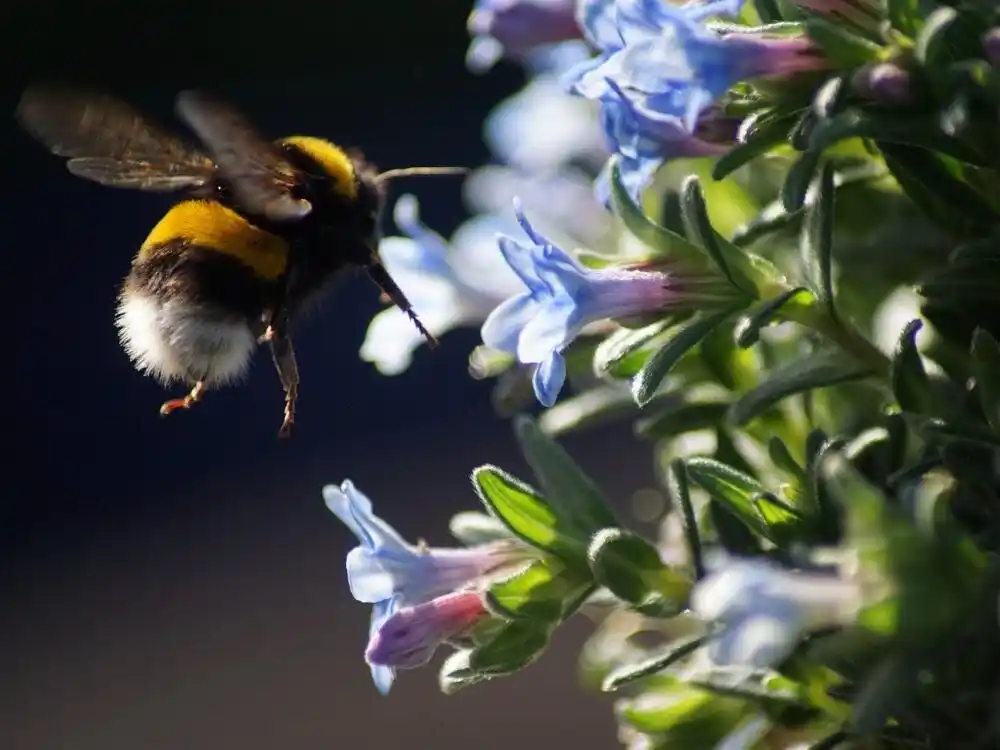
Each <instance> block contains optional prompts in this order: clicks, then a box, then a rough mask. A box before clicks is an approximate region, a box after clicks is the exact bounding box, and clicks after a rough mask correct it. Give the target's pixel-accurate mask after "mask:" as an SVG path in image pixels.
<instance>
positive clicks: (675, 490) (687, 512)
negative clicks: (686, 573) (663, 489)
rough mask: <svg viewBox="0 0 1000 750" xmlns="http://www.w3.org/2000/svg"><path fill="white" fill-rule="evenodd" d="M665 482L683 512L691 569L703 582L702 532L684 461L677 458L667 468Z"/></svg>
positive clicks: (682, 521) (671, 496) (682, 518)
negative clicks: (699, 527)
mask: <svg viewBox="0 0 1000 750" xmlns="http://www.w3.org/2000/svg"><path fill="white" fill-rule="evenodd" d="M664 474H665V476H664V481H665V482H666V485H667V490H668V491H669V492H670V498H671V499H672V500H673V501H674V503H675V505H676V507H678V508H680V511H681V523H682V524H683V525H684V540H685V541H686V543H687V547H688V554H689V555H690V557H691V567H693V568H694V576H695V578H696V579H698V580H701V579H702V578H704V577H705V563H704V558H703V556H702V553H701V532H700V531H699V530H698V517H697V516H696V515H695V512H694V505H692V503H691V493H690V492H688V476H687V470H686V469H685V468H684V460H683V459H680V458H675V459H674V460H673V461H671V462H670V464H669V465H668V466H667V468H666V471H665V472H664Z"/></svg>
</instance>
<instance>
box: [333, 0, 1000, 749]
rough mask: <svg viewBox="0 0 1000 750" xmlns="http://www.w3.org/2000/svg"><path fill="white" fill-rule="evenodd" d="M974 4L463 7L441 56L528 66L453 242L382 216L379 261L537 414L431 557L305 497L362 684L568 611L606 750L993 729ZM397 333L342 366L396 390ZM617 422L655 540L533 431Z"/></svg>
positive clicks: (997, 294) (345, 494)
mask: <svg viewBox="0 0 1000 750" xmlns="http://www.w3.org/2000/svg"><path fill="white" fill-rule="evenodd" d="M994 5H995V4H991V3H983V2H978V0H960V1H959V2H949V3H947V4H945V3H941V4H938V3H935V2H928V3H896V2H888V3H882V2H876V0H795V1H794V2H784V1H783V2H774V0H689V1H688V2H674V1H672V0H480V1H479V2H477V3H476V4H475V7H474V8H473V9H472V12H471V15H470V18H469V22H468V27H469V32H470V35H471V37H472V41H471V44H470V47H469V53H468V56H467V60H466V63H467V65H468V66H469V67H470V68H471V69H473V70H475V71H477V72H479V73H485V72H486V71H487V70H488V69H489V68H490V67H491V66H493V65H495V64H497V63H498V62H499V61H500V60H501V59H506V60H507V61H508V62H510V63H513V64H517V65H520V66H522V67H523V68H524V70H525V72H526V73H527V79H528V80H527V82H526V84H525V86H524V88H523V89H522V90H521V91H519V92H517V93H515V94H513V95H512V96H510V97H509V98H508V99H506V100H504V101H503V102H501V103H500V104H499V105H498V106H497V107H496V108H495V109H494V111H493V112H492V113H491V114H490V116H489V118H488V119H487V121H486V123H485V127H484V137H485V140H486V141H487V143H488V145H489V146H490V148H491V150H492V151H493V154H494V156H495V157H496V158H495V161H496V162H497V163H494V164H491V165H488V166H484V167H482V168H480V169H478V170H476V171H475V172H474V173H473V174H472V175H471V176H470V178H469V179H468V181H467V183H466V195H465V197H466V200H467V203H468V204H469V207H470V209H471V213H472V214H473V215H472V216H471V218H469V219H468V220H467V221H466V222H465V223H464V224H462V225H461V226H460V227H459V228H458V229H457V230H456V231H455V232H454V233H453V234H452V236H451V237H450V238H449V239H447V240H446V239H445V238H443V237H442V236H441V235H440V234H438V233H437V232H435V231H434V230H432V229H430V228H429V227H427V226H425V224H424V223H423V222H422V220H421V218H420V216H419V211H418V206H417V201H416V198H414V197H413V196H404V197H403V198H401V199H400V200H399V201H398V202H397V204H396V206H395V210H394V219H395V224H396V227H397V228H398V230H399V233H400V234H399V236H389V237H386V238H384V239H383V240H382V241H381V244H380V247H379V253H380V255H381V257H382V259H383V262H384V263H385V265H386V267H387V269H388V270H389V272H390V273H391V274H392V275H393V277H394V278H395V279H396V280H397V282H398V283H399V285H400V287H401V288H402V289H403V291H404V292H405V293H406V294H407V295H408V297H409V298H410V299H411V301H412V302H413V304H414V307H415V308H416V309H417V311H418V312H419V313H420V315H421V316H422V318H423V320H424V322H425V323H426V325H427V327H428V328H429V329H430V331H431V332H432V333H434V334H435V335H437V336H441V335H443V334H446V333H447V332H448V331H450V330H452V329H455V328H459V327H469V328H474V329H478V330H479V334H480V338H481V340H482V344H481V345H480V346H479V347H477V348H476V350H475V351H473V352H472V353H471V354H470V370H475V371H476V374H478V375H480V376H483V375H495V376H497V377H498V382H497V385H496V391H495V394H496V393H501V392H502V393H504V394H508V393H511V392H515V393H516V392H517V391H518V389H517V388H516V387H510V386H511V384H514V385H519V386H522V388H521V391H520V392H521V393H523V394H524V399H523V400H522V401H520V402H518V403H516V404H514V406H513V408H511V404H510V402H509V401H508V402H505V404H504V405H503V408H499V407H498V411H500V412H501V414H502V415H503V416H509V415H510V412H511V411H513V412H521V411H526V410H527V409H528V408H529V406H530V407H532V408H535V409H538V408H539V407H540V411H541V414H540V415H539V416H537V417H529V416H527V415H525V414H516V415H515V417H514V427H515V429H514V434H515V437H516V439H517V441H518V444H519V446H520V449H521V451H522V453H523V456H524V458H525V460H526V463H527V464H528V465H529V466H530V467H531V469H532V472H533V474H534V481H533V483H529V482H527V481H523V480H521V479H519V478H517V477H514V476H512V475H511V474H509V473H507V472H506V471H504V470H502V469H500V468H498V467H496V466H493V465H489V464H487V465H483V466H479V467H477V468H475V469H474V470H473V472H472V484H473V489H474V491H475V493H476V495H477V496H478V499H479V501H480V502H481V504H482V506H483V512H479V511H468V512H465V513H462V514H459V515H458V516H456V517H455V518H454V519H453V522H452V525H451V531H452V533H453V535H454V536H455V537H456V538H457V539H458V540H459V546H456V547H454V548H450V549H445V548H434V547H429V546H427V545H426V544H423V543H421V544H419V545H412V544H409V543H407V542H405V541H404V540H403V539H402V537H401V536H400V535H399V534H398V533H397V532H395V531H394V530H393V529H392V528H391V527H390V526H389V525H388V524H386V523H385V522H384V521H382V520H381V519H380V518H378V517H377V516H375V515H374V514H373V511H372V504H371V502H370V501H369V500H368V498H367V497H365V496H364V495H363V494H361V493H360V492H359V491H358V490H357V489H356V488H355V487H354V486H353V485H352V484H351V483H350V482H349V481H348V482H344V483H343V484H341V485H340V486H339V487H335V486H331V487H327V488H325V489H324V497H325V499H326V502H327V505H328V506H329V508H330V509H331V510H332V511H333V512H334V513H335V514H336V515H337V517H338V518H339V519H340V520H341V521H343V523H344V524H346V525H347V526H348V527H349V529H350V530H351V531H352V532H353V533H354V534H355V536H357V538H358V540H359V545H358V546H357V547H355V548H354V549H352V550H351V551H350V552H349V553H348V554H347V559H346V567H347V577H348V582H349V585H350V589H351V592H352V594H353V596H354V597H355V598H356V599H357V600H358V601H360V602H364V603H366V604H370V605H371V606H372V616H371V627H370V632H369V637H368V644H367V647H366V648H365V649H364V658H365V660H366V661H367V663H368V665H369V666H370V667H371V670H372V675H373V679H374V681H375V684H376V686H377V688H378V689H379V690H380V691H382V692H383V693H384V692H386V691H388V690H389V687H390V685H391V684H392V682H393V680H394V678H395V675H396V671H397V670H403V669H414V668H418V667H424V666H426V665H427V664H428V663H429V661H430V660H431V658H432V656H433V655H434V654H435V653H436V652H437V651H438V649H439V648H442V647H445V648H448V649H450V654H449V656H448V657H447V658H446V659H445V661H444V664H443V665H442V667H441V671H440V685H441V689H442V690H443V691H444V692H446V693H452V692H454V691H456V690H459V689H463V688H468V687H470V686H472V685H475V684H477V683H479V682H482V681H484V680H489V679H496V678H498V677H501V676H504V675H510V674H513V673H515V672H518V671H519V670H522V669H525V668H527V667H528V666H529V665H530V664H532V663H534V662H535V660H536V659H537V658H538V657H539V656H540V655H541V654H542V653H543V652H544V651H545V649H546V648H547V647H548V644H549V642H550V641H551V640H552V639H553V638H555V637H558V634H559V629H560V627H561V626H562V624H563V623H564V622H566V621H567V620H568V619H570V618H571V617H574V616H575V615H576V614H577V613H578V612H586V613H588V615H590V616H591V617H592V619H593V620H594V621H595V622H596V623H597V626H596V629H595V632H594V633H593V634H592V636H591V638H590V640H589V641H588V643H587V645H586V647H585V649H584V650H583V653H582V654H581V657H580V662H581V674H582V675H583V678H584V681H585V682H586V684H587V685H588V686H589V687H592V688H594V689H599V690H601V691H603V692H608V693H615V694H616V700H615V705H614V713H615V717H616V719H617V721H618V725H619V730H620V732H619V734H620V737H621V739H622V742H623V743H624V744H626V745H628V746H629V747H630V748H664V749H666V748H672V747H699V748H700V747H705V748H713V747H714V748H726V749H728V750H733V749H736V748H775V749H777V748H805V747H815V748H833V747H837V746H840V745H841V744H844V745H847V744H848V743H849V744H850V746H856V747H875V748H892V749H895V748H903V747H926V748H945V747H987V746H990V745H991V744H995V742H996V741H997V738H998V736H1000V731H998V729H997V727H998V724H997V722H996V721H995V717H994V716H993V713H994V708H995V705H994V704H995V701H994V697H995V689H996V684H997V680H998V679H1000V671H998V669H997V667H996V665H997V664H1000V637H998V636H1000V633H998V631H997V622H998V619H997V617H998V610H997V602H998V601H1000V583H998V580H1000V579H998V577H997V576H996V570H995V568H996V565H995V559H996V556H997V554H998V552H1000V536H998V534H997V533H996V529H997V528H1000V526H998V520H1000V511H998V510H997V509H998V508H1000V490H998V488H1000V469H998V467H1000V462H998V461H997V450H998V446H1000V343H998V339H1000V325H998V323H997V321H998V320H1000V302H998V300H1000V273H998V268H1000V265H998V264H997V262H996V261H997V258H998V257H1000V243H998V240H997V237H998V232H997V229H998V227H1000V201H998V199H997V195H998V193H997V187H998V186H1000V165H998V162H997V159H996V153H997V149H996V147H997V140H998V139H997V135H996V132H995V131H996V128H994V127H991V126H990V124H989V123H993V122H995V121H996V120H997V118H998V117H1000V97H998V95H997V91H1000V87H998V81H1000V78H998V69H1000V10H998V9H997V8H996V7H994ZM900 248H905V250H906V251H905V252H903V251H901V250H900ZM852 265H853V266H856V268H855V269H854V270H851V271H850V272H849V273H848V272H847V271H848V269H850V267H851V266H852ZM904 308H905V309H904ZM419 343H420V340H419V339H418V338H417V337H416V336H415V335H414V332H413V331H412V328H411V326H410V325H409V324H408V322H407V321H406V320H405V318H404V317H403V315H402V314H401V313H400V312H399V311H398V310H396V309H387V310H384V311H382V312H380V313H379V314H378V315H377V316H376V317H375V318H374V320H373V321H372V322H371V325H370V327H369V329H368V334H367V337H366V339H365V342H364V344H363V346H362V349H361V357H362V358H363V359H364V360H366V361H368V362H371V363H373V364H374V365H375V366H376V367H377V368H378V369H379V370H380V371H381V372H382V373H384V374H386V375H399V374H402V373H403V372H404V371H405V370H406V369H407V368H408V367H409V365H410V363H411V361H412V359H413V357H414V355H415V353H416V351H417V347H418V346H419ZM472 365H475V367H473V366H472ZM529 383H530V389H529ZM532 393H533V395H534V399H533V400H532V398H531V394H532ZM498 401H499V399H496V398H495V399H494V403H497V402H498ZM532 401H533V402H532ZM621 421H630V422H631V425H632V432H633V434H634V436H635V438H636V440H635V441H634V442H633V443H632V444H630V446H629V448H628V449H632V448H635V449H636V450H638V449H639V448H637V446H639V447H641V446H642V445H643V444H644V443H649V444H651V447H652V452H653V455H654V465H655V468H656V474H657V479H658V482H659V483H660V484H661V485H662V487H658V488H657V490H655V491H653V490H651V489H650V488H640V487H636V494H635V497H634V498H633V510H634V511H635V515H636V516H641V519H642V520H643V521H650V520H658V521H659V522H660V526H661V533H660V535H659V537H658V538H656V539H647V538H645V537H644V536H643V535H642V534H641V533H638V532H637V531H635V530H633V529H632V528H630V526H631V525H632V524H630V523H628V522H627V521H625V520H623V516H624V514H623V512H622V508H623V507H624V506H625V503H623V502H622V500H624V499H623V498H608V497H606V496H605V494H604V493H603V492H602V490H601V489H600V488H599V487H598V485H597V483H596V482H595V481H594V480H593V478H592V477H591V476H589V475H588V474H587V473H586V472H585V470H584V469H583V468H582V467H580V466H579V465H577V464H576V462H575V461H574V460H573V458H572V457H571V456H570V455H569V454H568V453H567V452H566V450H564V449H563V448H562V446H561V445H560V444H559V442H558V438H559V437H560V436H561V435H562V434H564V433H568V432H572V431H574V430H577V429H581V428H583V427H590V426H594V425H599V424H602V423H609V422H621ZM608 439H611V438H608ZM645 461H646V459H639V464H644V463H645ZM631 466H632V464H631V463H629V462H625V463H622V464H620V465H619V466H617V467H616V471H617V472H619V473H620V474H621V475H622V476H624V477H625V478H628V474H627V472H629V471H631V470H632V469H631ZM463 470H464V469H463ZM640 636H641V637H640Z"/></svg>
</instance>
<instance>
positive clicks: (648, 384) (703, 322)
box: [632, 306, 738, 406]
mask: <svg viewBox="0 0 1000 750" xmlns="http://www.w3.org/2000/svg"><path fill="white" fill-rule="evenodd" d="M737 309H738V307H736V306H733V307H731V308H728V309H725V310H720V311H717V312H715V313H711V314H708V315H705V314H701V315H697V316H695V318H694V319H693V320H692V321H691V322H690V323H688V324H687V325H685V326H684V327H683V328H681V329H680V330H679V331H677V332H676V333H675V334H674V335H673V337H671V338H670V339H669V340H668V341H667V342H666V343H664V344H663V346H661V347H660V348H659V349H658V350H657V351H656V352H654V353H653V355H652V356H651V357H650V358H649V359H648V360H647V361H646V364H645V365H643V366H642V369H641V370H639V372H638V373H637V374H636V376H635V377H634V378H633V379H632V397H633V398H634V399H635V402H636V403H637V404H638V405H639V406H645V405H646V404H648V403H649V402H650V400H651V399H652V398H653V396H654V395H656V389H657V388H659V387H660V383H662V382H663V379H664V378H665V377H667V375H668V374H669V373H670V370H671V369H673V367H674V365H676V364H677V363H678V362H679V361H680V359H681V357H683V356H684V355H685V354H687V353H688V352H689V351H690V350H691V349H693V348H694V347H695V346H697V345H698V343H699V342H700V341H701V340H702V339H703V338H705V336H707V335H708V333H709V331H711V330H712V329H714V328H715V327H716V326H717V325H719V324H720V323H722V321H723V320H725V319H726V318H728V317H729V316H731V315H732V314H733V313H734V312H736V310H737Z"/></svg>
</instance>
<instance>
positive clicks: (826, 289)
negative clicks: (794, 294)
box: [802, 163, 838, 321]
mask: <svg viewBox="0 0 1000 750" xmlns="http://www.w3.org/2000/svg"><path fill="white" fill-rule="evenodd" d="M834 189H835V188H834V184H833V166H832V165H831V164H829V163H827V164H824V165H823V169H822V171H821V172H820V177H819V180H818V181H817V186H816V200H815V201H813V204H812V205H811V206H810V207H809V209H808V210H807V211H806V218H805V223H804V226H803V231H802V264H803V266H805V272H806V277H807V278H808V279H809V283H810V285H811V287H812V290H813V293H814V294H815V295H816V299H817V300H819V302H820V303H821V304H822V305H823V306H824V307H825V308H826V310H827V312H828V313H829V315H830V318H831V319H832V320H834V321H836V320H837V319H838V318H837V309H836V306H835V305H834V301H833V269H832V267H833V221H834V210H833V209H834Z"/></svg>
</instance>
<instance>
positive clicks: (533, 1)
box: [466, 0, 580, 73]
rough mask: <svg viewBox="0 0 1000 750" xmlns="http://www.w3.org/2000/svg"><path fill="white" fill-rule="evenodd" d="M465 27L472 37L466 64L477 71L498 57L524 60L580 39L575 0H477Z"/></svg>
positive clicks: (490, 64)
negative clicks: (544, 49) (536, 51)
mask: <svg viewBox="0 0 1000 750" xmlns="http://www.w3.org/2000/svg"><path fill="white" fill-rule="evenodd" d="M467 26H468V30H469V33H470V34H471V35H472V37H473V39H472V43H471V44H470V45H469V50H468V52H467V53H466V64H467V65H468V67H469V69H470V70H472V71H474V72H477V73H478V72H483V71H486V70H489V69H490V68H491V67H493V66H494V65H495V64H496V63H497V61H498V60H499V59H500V58H501V57H508V58H511V59H514V60H524V59H526V58H527V57H528V56H529V55H530V53H532V52H533V51H535V50H536V49H538V48H540V47H544V46H546V45H553V44H556V43H558V42H564V41H568V40H573V39H579V38H580V27H579V26H578V25H577V23H576V17H575V15H574V0H477V2H476V5H475V7H474V8H473V9H472V13H471V14H470V15H469V20H468V23H467Z"/></svg>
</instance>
